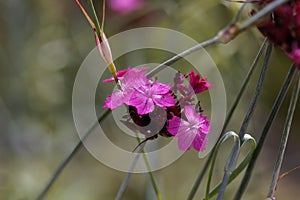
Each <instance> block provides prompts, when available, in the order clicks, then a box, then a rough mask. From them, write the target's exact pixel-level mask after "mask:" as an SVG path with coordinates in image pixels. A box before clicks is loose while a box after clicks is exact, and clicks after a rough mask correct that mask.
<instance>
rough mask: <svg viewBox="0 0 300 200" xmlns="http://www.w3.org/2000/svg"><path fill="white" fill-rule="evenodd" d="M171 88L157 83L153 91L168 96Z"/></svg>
mask: <svg viewBox="0 0 300 200" xmlns="http://www.w3.org/2000/svg"><path fill="white" fill-rule="evenodd" d="M170 88H171V87H170V86H169V85H166V84H163V83H159V82H157V81H156V82H155V83H154V84H153V86H152V90H153V91H155V93H156V94H166V93H168V92H169V91H170Z"/></svg>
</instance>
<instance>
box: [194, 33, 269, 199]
mask: <svg viewBox="0 0 300 200" xmlns="http://www.w3.org/2000/svg"><path fill="white" fill-rule="evenodd" d="M266 44H267V39H265V40H264V42H263V44H262V45H261V47H260V49H259V50H258V53H257V55H256V57H255V59H254V61H253V63H252V65H251V67H250V69H249V71H248V73H247V75H246V77H245V79H244V82H243V83H242V86H241V88H240V90H239V92H238V94H237V96H236V98H235V100H234V101H233V104H232V106H231V108H230V109H229V112H228V114H227V117H226V119H225V122H224V125H223V129H222V131H221V135H220V137H219V139H218V141H219V140H220V139H221V137H222V133H224V132H225V130H226V128H227V126H228V123H229V121H230V119H231V117H232V115H233V113H234V111H235V109H236V107H237V105H238V103H239V101H240V99H241V97H242V95H243V93H244V91H245V88H246V86H247V85H248V83H249V80H250V77H251V76H252V74H253V72H254V69H255V68H256V66H257V63H258V61H259V59H260V57H261V55H262V53H263V51H264V49H265V47H266ZM214 150H215V147H214V148H213V149H212V152H214ZM212 158H213V153H210V154H209V157H208V158H207V160H206V162H205V164H204V166H203V168H202V170H201V172H200V173H199V175H198V177H197V179H196V182H195V183H194V185H193V187H192V190H191V192H190V193H189V196H188V200H192V199H193V198H194V196H195V194H196V192H197V190H198V188H199V186H200V184H201V182H202V179H203V177H204V175H205V173H206V171H207V170H208V167H209V165H210V163H211V160H212Z"/></svg>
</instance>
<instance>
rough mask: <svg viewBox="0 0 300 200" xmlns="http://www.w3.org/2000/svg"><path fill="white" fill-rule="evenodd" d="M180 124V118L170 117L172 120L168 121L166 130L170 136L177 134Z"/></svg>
mask: <svg viewBox="0 0 300 200" xmlns="http://www.w3.org/2000/svg"><path fill="white" fill-rule="evenodd" d="M180 122H181V118H180V117H177V116H174V117H172V119H170V120H169V123H168V125H167V129H168V131H169V132H170V133H171V134H172V135H176V134H177V132H178V130H179V127H180Z"/></svg>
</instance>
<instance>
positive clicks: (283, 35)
mask: <svg viewBox="0 0 300 200" xmlns="http://www.w3.org/2000/svg"><path fill="white" fill-rule="evenodd" d="M272 1H273V0H263V1H259V5H260V6H261V7H264V6H265V5H267V4H268V3H270V2H272ZM255 12H256V11H255V10H252V11H251V12H250V14H251V15H253V14H255ZM257 28H258V29H259V30H260V32H261V33H262V34H263V35H264V36H266V37H267V38H268V39H269V41H270V42H272V43H273V44H275V45H277V46H279V47H280V48H281V49H282V50H283V51H284V52H285V53H286V54H287V55H288V56H289V58H291V59H292V61H293V62H294V63H295V64H296V65H297V66H300V2H299V1H288V2H287V3H285V4H283V5H281V6H279V7H277V8H276V9H275V10H274V11H273V12H272V13H271V14H270V15H269V16H267V17H266V18H263V20H262V21H261V22H260V23H259V24H258V25H257Z"/></svg>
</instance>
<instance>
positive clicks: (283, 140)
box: [267, 71, 300, 197]
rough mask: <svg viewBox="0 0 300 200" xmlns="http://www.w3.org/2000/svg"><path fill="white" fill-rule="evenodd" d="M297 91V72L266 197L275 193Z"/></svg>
mask: <svg viewBox="0 0 300 200" xmlns="http://www.w3.org/2000/svg"><path fill="white" fill-rule="evenodd" d="M299 91H300V71H298V73H297V81H296V83H295V86H294V90H293V94H292V97H291V100H290V105H289V109H288V112H287V117H286V122H285V126H284V130H283V134H282V138H281V142H280V147H279V152H278V156H277V160H276V164H275V167H274V172H273V175H272V181H271V184H270V188H269V192H268V195H267V197H273V196H274V192H275V188H276V185H277V180H278V177H279V174H280V169H281V165H282V161H283V157H284V153H285V149H286V145H287V141H288V137H289V133H290V131H291V126H292V121H293V117H294V113H295V110H296V105H297V102H298V97H299Z"/></svg>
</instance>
